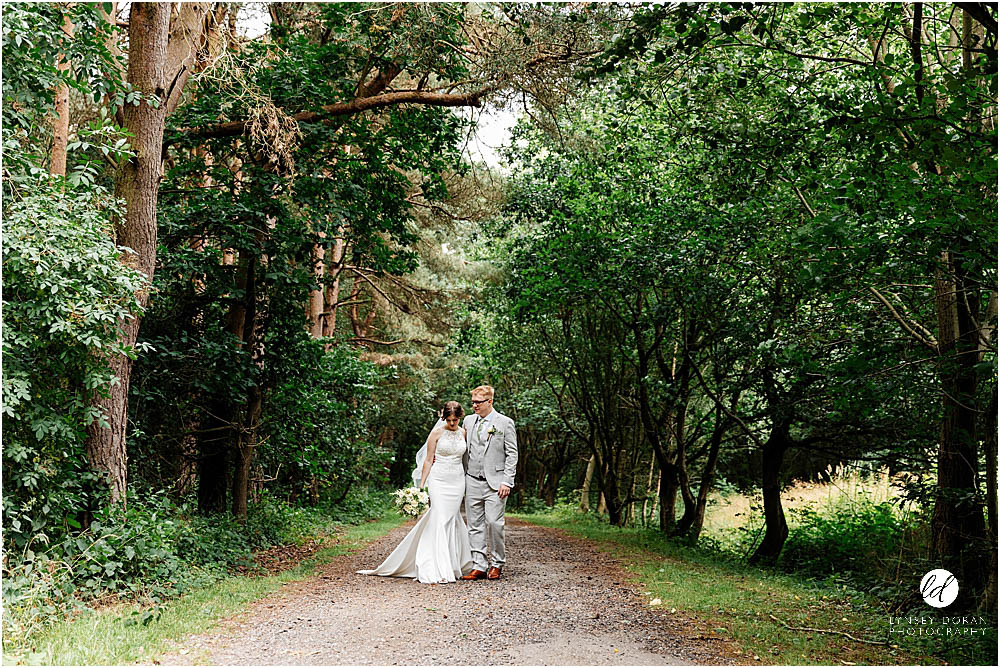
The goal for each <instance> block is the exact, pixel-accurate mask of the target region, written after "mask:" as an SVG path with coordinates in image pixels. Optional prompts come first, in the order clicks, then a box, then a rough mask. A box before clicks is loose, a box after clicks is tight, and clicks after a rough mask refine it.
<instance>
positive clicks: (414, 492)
mask: <svg viewBox="0 0 1000 668" xmlns="http://www.w3.org/2000/svg"><path fill="white" fill-rule="evenodd" d="M392 496H393V503H394V504H395V505H396V510H398V511H399V512H401V513H402V514H404V515H409V516H411V517H418V516H420V515H422V514H423V513H424V512H425V511H426V510H427V508H428V506H429V505H430V497H429V496H428V495H427V492H425V491H424V490H422V489H420V488H419V487H405V488H403V489H401V490H398V491H396V492H394V493H393V495H392Z"/></svg>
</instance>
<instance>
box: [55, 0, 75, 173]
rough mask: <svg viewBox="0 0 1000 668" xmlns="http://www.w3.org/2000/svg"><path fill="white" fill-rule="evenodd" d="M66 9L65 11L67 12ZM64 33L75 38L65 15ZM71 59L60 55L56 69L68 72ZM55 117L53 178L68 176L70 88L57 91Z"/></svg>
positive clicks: (70, 23)
mask: <svg viewBox="0 0 1000 668" xmlns="http://www.w3.org/2000/svg"><path fill="white" fill-rule="evenodd" d="M67 10H68V7H67V8H64V10H63V11H67ZM63 33H64V34H65V35H66V38H67V39H68V38H71V37H72V36H73V23H72V22H71V21H70V20H69V14H64V15H63ZM70 65H71V64H70V62H69V58H68V57H67V55H66V54H65V53H61V54H59V61H58V63H57V64H56V69H57V70H59V71H60V72H68V71H69V69H70ZM55 107H56V108H55V115H54V116H53V117H52V150H51V151H50V153H49V173H50V174H52V175H53V176H66V146H67V144H68V143H69V86H68V85H66V84H60V85H59V86H57V87H56V90H55Z"/></svg>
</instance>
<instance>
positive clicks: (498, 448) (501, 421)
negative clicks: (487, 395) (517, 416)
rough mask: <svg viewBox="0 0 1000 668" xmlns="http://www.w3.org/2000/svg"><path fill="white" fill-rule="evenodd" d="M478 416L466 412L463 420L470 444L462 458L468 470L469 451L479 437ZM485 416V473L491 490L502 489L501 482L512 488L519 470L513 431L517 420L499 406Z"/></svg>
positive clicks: (466, 436)
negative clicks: (477, 430)
mask: <svg viewBox="0 0 1000 668" xmlns="http://www.w3.org/2000/svg"><path fill="white" fill-rule="evenodd" d="M477 417H478V416H477V415H476V414H475V413H473V414H472V415H466V416H465V420H464V421H463V422H462V426H463V427H464V428H465V440H466V446H467V447H466V450H465V457H463V463H464V464H465V470H466V471H468V470H469V450H471V449H472V445H473V443H475V442H476V440H475V439H476V438H477V436H476V429H475V424H476V418H477ZM483 419H484V420H485V422H484V423H483V428H482V443H483V444H484V445H485V446H486V452H485V454H484V455H483V476H484V477H485V478H486V482H487V483H489V486H490V487H491V488H492V489H500V485H507V486H508V487H511V488H513V487H514V475H515V474H516V473H517V433H516V432H515V431H514V421H513V420H511V419H510V418H509V417H507V416H506V415H503V414H502V413H500V412H499V411H497V410H496V409H493V412H492V413H490V414H489V415H487V416H486V417H485V418H483ZM491 431H492V432H493V433H490V432H491Z"/></svg>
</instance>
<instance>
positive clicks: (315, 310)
mask: <svg viewBox="0 0 1000 668" xmlns="http://www.w3.org/2000/svg"><path fill="white" fill-rule="evenodd" d="M324 236H326V235H324V234H320V237H324ZM325 256H326V248H325V247H324V246H323V244H313V251H312V261H313V276H314V277H315V279H316V284H317V287H316V288H315V289H313V290H310V291H309V307H308V309H307V310H308V314H309V333H310V334H311V335H312V337H313V338H314V339H318V338H320V337H321V336H323V305H324V301H325V299H324V296H325V294H326V290H325V289H324V286H323V281H324V279H325V278H326V264H324V262H323V260H324V258H325Z"/></svg>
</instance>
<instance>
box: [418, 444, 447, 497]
mask: <svg viewBox="0 0 1000 668" xmlns="http://www.w3.org/2000/svg"><path fill="white" fill-rule="evenodd" d="M441 431H442V430H441V429H435V430H434V433H433V434H431V437H430V438H429V439H427V455H426V456H425V457H424V468H423V471H421V472H420V489H423V488H424V485H426V484H427V476H429V475H430V474H431V466H432V465H433V464H434V452H435V450H437V444H438V439H439V438H441Z"/></svg>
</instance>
